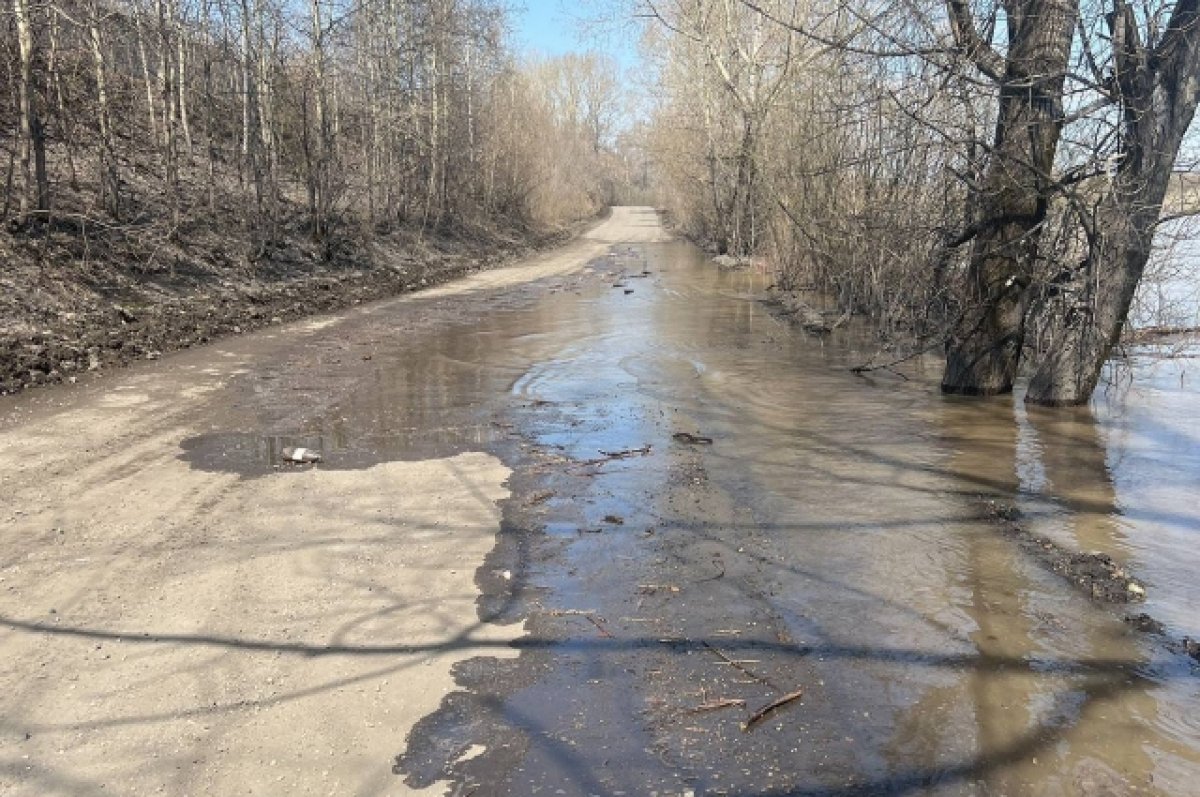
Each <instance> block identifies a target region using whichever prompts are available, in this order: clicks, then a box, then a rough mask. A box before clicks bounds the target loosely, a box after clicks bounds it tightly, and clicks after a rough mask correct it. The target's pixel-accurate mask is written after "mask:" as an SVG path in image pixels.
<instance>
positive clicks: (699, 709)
mask: <svg viewBox="0 0 1200 797" xmlns="http://www.w3.org/2000/svg"><path fill="white" fill-rule="evenodd" d="M745 707H746V701H745V700H742V699H741V698H740V697H715V698H712V699H711V700H706V701H704V702H703V703H701V704H700V705H698V706H693V707H692V708H689V709H688V710H687V712H685V713H687V714H703V713H704V712H706V711H719V710H721V709H723V708H745Z"/></svg>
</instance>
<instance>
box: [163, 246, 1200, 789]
mask: <svg viewBox="0 0 1200 797" xmlns="http://www.w3.org/2000/svg"><path fill="white" fill-rule="evenodd" d="M642 271H649V272H651V273H650V274H649V275H647V276H646V277H645V278H638V279H630V280H628V283H627V284H629V285H630V286H632V287H634V288H635V293H634V294H625V293H624V292H623V289H614V288H612V284H613V283H615V282H617V281H619V278H620V277H621V275H622V274H626V275H637V274H641V272H642ZM555 284H556V285H560V286H561V287H562V289H561V290H559V289H556V290H555V292H554V293H550V294H547V293H544V292H541V293H539V292H538V291H537V290H533V291H525V292H516V293H515V294H514V295H513V296H509V298H506V299H505V300H503V301H502V302H499V303H497V301H496V300H495V299H494V298H489V297H488V296H487V295H476V294H471V295H469V296H463V297H459V298H456V299H455V300H454V301H456V302H461V303H462V304H461V305H459V306H460V308H465V309H463V311H462V314H461V317H456V316H455V315H454V313H453V312H451V311H449V310H447V311H446V312H445V313H444V314H443V315H442V316H441V321H439V322H438V323H437V324H433V325H430V326H428V327H427V328H415V329H411V330H407V331H406V332H405V335H404V336H400V335H392V336H390V337H387V339H386V340H385V339H381V338H380V329H383V328H387V326H388V325H389V324H394V325H395V327H397V328H398V327H400V326H401V325H402V324H405V323H409V321H408V320H402V317H403V318H404V319H407V318H408V317H407V316H403V313H410V314H411V313H413V312H414V310H413V308H412V306H411V305H410V306H408V307H406V308H403V309H402V310H397V311H395V312H396V313H397V317H396V318H395V319H392V318H391V317H390V315H389V314H390V313H391V312H392V311H379V312H376V313H373V314H372V317H371V319H369V321H364V322H363V323H362V326H361V328H356V327H355V326H354V325H353V324H351V325H340V326H339V327H338V335H339V337H338V338H337V339H336V340H333V339H330V340H328V341H324V342H323V343H322V342H318V343H314V344H313V345H314V346H316V347H317V348H315V349H313V350H312V351H311V352H310V353H309V355H306V356H308V358H309V360H310V361H311V362H312V363H325V370H324V371H323V373H324V374H325V375H326V376H327V379H328V381H327V382H323V383H322V384H326V385H342V387H341V389H340V390H337V391H334V392H335V393H336V396H337V398H336V400H334V401H332V402H331V403H330V404H329V405H328V406H318V405H314V406H312V407H302V404H303V401H302V398H301V397H302V396H304V395H306V394H303V393H302V392H300V391H292V392H287V387H288V386H287V385H286V384H283V385H281V384H279V383H280V382H286V379H285V378H268V376H269V375H260V376H261V380H260V381H256V382H255V384H257V385H260V386H261V385H268V384H269V385H270V387H261V388H260V389H261V391H263V392H261V393H259V394H257V396H258V397H257V398H256V399H254V400H253V402H252V404H253V406H261V407H264V409H262V410H261V411H260V417H262V418H263V419H266V420H267V421H269V423H264V425H263V426H262V427H261V428H274V429H293V430H296V432H295V433H294V434H290V435H288V434H277V435H259V434H240V433H223V432H216V433H213V434H211V435H206V436H203V437H199V438H195V439H193V440H191V441H188V443H187V444H186V445H185V451H184V454H183V456H184V458H185V459H187V460H188V461H189V462H191V463H192V464H193V466H195V467H200V468H211V469H221V470H232V471H235V472H238V473H243V474H245V475H257V474H260V473H266V472H273V471H274V469H275V466H276V465H277V464H278V463H277V462H276V461H275V460H276V458H277V457H278V452H279V450H280V449H281V448H282V447H283V446H284V445H305V446H310V447H314V448H319V449H320V450H322V451H323V452H324V453H325V455H326V460H325V462H323V463H322V464H321V465H320V466H318V467H322V468H326V467H328V468H338V469H340V468H358V467H363V466H365V465H367V464H371V463H373V462H379V461H386V460H390V459H408V458H426V457H430V456H438V457H445V456H450V455H453V454H455V453H459V452H463V451H487V452H490V453H493V454H495V455H497V456H499V457H500V458H501V459H502V460H503V461H504V462H505V464H506V465H507V466H508V467H510V468H511V469H512V470H513V476H512V478H511V480H510V487H511V489H512V490H513V498H512V499H510V500H509V501H507V502H505V504H504V511H505V531H504V532H503V533H502V534H501V535H500V538H499V540H498V546H497V550H496V551H495V552H494V553H493V555H492V556H491V557H489V561H488V563H487V564H486V565H485V567H484V568H482V569H481V570H480V572H479V574H477V581H478V582H479V583H480V584H481V585H482V586H483V587H484V588H485V592H487V591H491V592H493V593H494V592H495V591H496V590H500V589H503V590H504V593H503V594H504V598H503V601H502V602H503V604H504V606H503V608H501V609H497V608H496V606H497V605H498V604H497V603H496V600H495V599H494V596H493V598H488V597H485V598H484V599H483V600H482V601H481V603H480V611H481V612H482V613H484V614H487V613H488V612H493V611H495V612H500V613H502V614H503V615H504V616H505V617H512V616H514V615H527V617H528V620H527V625H526V629H527V633H526V635H525V636H524V637H523V638H521V639H519V640H517V641H516V642H515V643H514V647H516V648H517V650H519V651H520V653H521V655H520V658H519V659H517V660H516V661H515V662H513V661H503V662H498V661H493V660H489V659H477V660H473V661H470V662H467V663H464V664H462V665H460V667H459V670H458V676H459V678H458V682H459V685H460V689H459V690H458V691H456V692H455V693H453V694H451V695H449V696H448V697H447V698H446V699H445V700H444V701H443V705H442V708H441V709H440V710H439V711H438V712H436V713H435V714H433V715H431V716H429V717H426V718H425V720H423V721H422V723H421V724H420V725H419V726H418V728H417V729H416V730H415V731H414V732H413V734H412V736H411V737H410V738H409V739H408V740H403V739H397V740H396V742H397V744H396V747H397V751H398V752H399V751H401V750H404V751H405V752H404V753H403V754H402V755H401V756H400V758H399V759H398V762H397V770H396V771H397V777H400V778H402V779H404V780H405V782H406V783H407V784H408V785H410V786H426V785H430V784H433V783H436V782H439V781H448V782H449V784H450V787H449V789H450V793H451V794H469V793H486V794H489V795H504V794H511V795H521V796H522V797H524V795H529V794H534V793H538V791H539V790H541V791H544V792H546V793H558V794H567V795H576V794H578V795H586V794H600V793H603V794H620V793H626V794H630V795H645V794H663V795H666V794H684V793H688V792H691V793H694V794H696V795H703V794H780V795H782V794H822V795H849V794H905V793H928V794H955V795H958V794H980V795H983V794H1022V795H1025V794H1034V795H1037V794H1094V793H1114V794H1125V793H1134V792H1137V793H1151V794H1184V793H1189V791H1194V789H1195V777H1196V773H1197V772H1200V692H1198V690H1197V688H1196V683H1197V681H1196V680H1195V664H1194V663H1193V662H1192V661H1191V660H1190V659H1188V658H1187V657H1186V656H1184V655H1182V654H1180V653H1179V652H1178V651H1176V650H1174V649H1172V648H1171V647H1170V646H1169V645H1168V644H1166V643H1165V642H1164V641H1163V640H1162V639H1159V638H1157V637H1154V636H1152V635H1145V634H1139V633H1137V632H1136V631H1134V630H1132V629H1130V628H1129V627H1128V626H1127V625H1126V624H1125V623H1124V622H1123V617H1122V615H1123V610H1122V609H1114V608H1112V607H1110V606H1107V605H1101V604H1097V603H1094V602H1092V601H1091V600H1090V599H1088V598H1087V597H1086V596H1084V595H1083V594H1082V593H1081V592H1079V591H1077V590H1076V589H1074V588H1072V587H1071V586H1070V585H1069V584H1068V583H1067V582H1065V581H1064V580H1063V579H1062V578H1061V577H1059V576H1058V575H1056V574H1055V573H1052V572H1050V571H1049V570H1048V569H1047V568H1046V567H1045V566H1043V564H1042V563H1041V562H1039V561H1037V560H1036V559H1035V558H1033V557H1030V556H1028V555H1027V554H1026V553H1025V552H1023V551H1022V550H1021V549H1020V547H1019V546H1017V545H1015V544H1014V543H1013V541H1012V540H1011V539H1010V538H1008V537H1005V536H1004V535H1002V534H999V533H998V532H997V529H996V527H995V523H994V522H993V520H992V519H991V518H989V517H988V516H987V513H986V512H984V511H982V502H981V496H984V497H993V498H999V499H1004V500H1007V501H1011V502H1013V503H1015V504H1016V505H1018V506H1019V507H1020V509H1021V511H1022V517H1024V518H1027V519H1028V522H1029V523H1030V524H1031V526H1032V527H1033V528H1032V530H1033V531H1034V532H1035V533H1038V534H1042V535H1045V536H1047V537H1050V538H1052V539H1055V540H1056V541H1059V542H1060V543H1061V544H1063V545H1064V546H1067V547H1070V548H1072V549H1075V550H1080V551H1092V550H1097V551H1101V552H1103V553H1106V554H1108V555H1110V556H1112V557H1113V558H1114V559H1116V560H1117V561H1118V562H1120V563H1121V564H1122V565H1123V566H1126V567H1128V568H1129V569H1130V570H1131V571H1132V572H1133V573H1135V574H1137V575H1138V577H1139V578H1141V579H1142V580H1144V581H1145V582H1146V584H1147V587H1148V590H1149V599H1148V601H1147V603H1146V605H1145V610H1146V611H1150V612H1152V613H1154V614H1155V616H1157V617H1160V619H1162V620H1163V621H1164V622H1165V623H1166V624H1167V626H1168V629H1169V632H1170V634H1171V635H1174V636H1175V637H1178V636H1183V635H1191V636H1200V620H1197V617H1196V615H1195V612H1194V609H1193V607H1194V606H1195V605H1197V604H1198V603H1200V587H1197V586H1196V585H1197V584H1198V583H1200V579H1196V578H1195V575H1194V574H1195V573H1196V572H1197V568H1200V544H1198V543H1200V505H1198V504H1197V503H1196V502H1195V500H1194V496H1195V494H1196V488H1197V486H1200V459H1198V455H1197V453H1196V452H1197V451H1198V450H1200V445H1198V442H1197V440H1196V439H1195V435H1196V432H1195V430H1196V429H1197V428H1200V425H1198V424H1197V423H1196V421H1197V420H1200V419H1198V418H1197V408H1200V402H1198V401H1197V399H1198V398H1200V395H1198V393H1200V388H1197V384H1200V382H1198V381H1197V380H1196V379H1194V378H1193V376H1192V372H1191V371H1190V370H1187V369H1189V368H1190V365H1189V363H1190V362H1191V361H1189V363H1184V362H1182V361H1181V362H1179V363H1178V364H1177V365H1173V366H1167V367H1161V365H1155V366H1154V367H1155V368H1159V369H1160V370H1158V371H1155V372H1154V373H1153V374H1151V373H1150V372H1148V371H1145V370H1144V369H1146V368H1148V367H1149V366H1150V363H1149V362H1148V361H1147V362H1141V363H1139V364H1137V365H1135V368H1137V369H1139V370H1138V377H1137V380H1136V382H1135V384H1136V385H1137V387H1136V389H1133V390H1128V389H1127V390H1125V391H1123V392H1121V391H1114V392H1112V393H1110V394H1107V395H1106V396H1105V397H1104V398H1103V399H1102V400H1101V401H1100V402H1099V403H1098V405H1097V408H1096V410H1095V411H1094V412H1078V413H1057V414H1054V415H1052V416H1051V415H1048V414H1044V413H1040V412H1035V411H1026V410H1025V409H1024V408H1023V407H1022V405H1021V404H1020V402H1019V400H1018V401H1016V402H1014V400H1013V398H1011V397H1008V398H1005V399H1001V400H991V401H967V400H962V399H955V398H943V397H941V396H939V395H938V394H937V392H936V381H937V377H938V373H937V364H936V363H932V362H931V363H930V364H929V372H928V374H927V375H926V377H922V376H921V375H920V374H918V375H917V377H916V378H915V379H914V380H913V381H911V382H907V383H900V382H899V381H895V380H890V379H886V378H881V379H861V378H859V377H856V376H854V375H852V374H850V373H849V372H848V368H849V366H852V365H857V364H860V363H862V362H865V361H866V360H867V359H868V358H869V357H870V355H871V354H872V353H873V352H872V348H871V340H870V336H869V334H867V333H863V332H861V331H857V332H856V331H855V330H854V329H853V328H851V329H849V330H840V331H839V333H838V334H836V335H834V336H833V337H832V338H830V339H825V340H818V339H814V338H811V337H808V336H805V335H804V334H802V333H799V332H796V331H793V330H791V329H789V328H788V327H786V326H784V325H783V324H782V323H781V322H780V321H778V320H777V319H775V318H773V317H772V316H771V315H770V314H769V313H768V312H767V311H766V310H765V308H763V307H762V306H761V305H759V304H758V303H756V302H753V301H747V300H746V299H745V297H748V296H753V295H756V294H757V293H758V292H759V291H760V290H761V289H762V288H764V287H765V285H764V284H763V279H762V278H761V277H759V276H756V275H753V274H745V273H730V272H720V271H718V270H717V269H715V268H712V267H711V266H709V265H707V264H706V263H705V262H704V260H703V258H702V257H701V256H700V255H699V253H698V252H696V250H694V249H692V248H691V247H689V246H687V245H685V244H679V243H674V244H647V245H639V246H634V247H630V246H622V247H620V248H619V256H618V257H615V258H606V259H604V260H602V261H599V263H598V264H596V265H595V267H594V268H593V270H592V271H591V272H588V273H585V274H582V275H577V276H575V277H572V278H571V281H570V283H569V284H566V283H565V282H564V279H563V278H561V277H557V278H555ZM485 311H486V312H485ZM475 317H479V318H481V319H482V320H480V321H478V323H471V322H470V319H472V318H475ZM371 325H375V326H371ZM372 330H373V331H372ZM372 335H374V336H375V337H372ZM367 340H372V341H374V342H373V343H372V344H371V345H370V346H367V345H366V341H367ZM362 348H366V349H369V352H370V359H369V360H368V359H364V357H363V355H362V353H361V351H360V349H362ZM335 360H336V361H337V362H336V363H335V362H334V361H335ZM1180 368H1183V369H1184V371H1183V372H1180V371H1179V369H1180ZM250 378H251V377H243V379H250ZM256 379H257V377H256ZM267 398H271V399H273V400H277V401H278V402H279V403H277V404H270V403H269V402H268V401H267ZM254 402H257V403H254ZM285 421H286V422H285ZM685 432H686V433H689V434H693V435H699V436H703V437H709V438H711V439H712V440H713V443H712V445H688V444H687V443H686V441H685V442H681V441H680V439H678V438H677V437H676V435H677V434H679V433H685ZM647 446H648V447H649V449H648V451H646V452H645V453H639V454H638V455H636V456H616V457H614V456H610V455H611V454H614V453H620V452H624V451H631V450H634V449H638V450H641V449H644V448H645V447H647ZM614 517H616V518H619V519H620V520H621V522H620V523H616V522H613V520H612V518H614ZM497 573H509V577H507V578H503V579H502V580H501V577H500V576H496V575H495V574H497ZM502 582H503V583H502ZM1138 610H1139V611H1140V610H1142V609H1141V607H1139V608H1138ZM795 690H803V697H802V698H800V699H799V700H796V701H794V702H791V703H789V704H788V705H786V706H784V707H782V708H780V709H779V710H777V711H775V712H773V713H772V714H771V715H770V716H769V717H768V718H767V719H766V720H764V721H763V722H761V723H759V724H758V725H756V726H755V727H754V728H753V729H751V730H750V731H743V730H742V727H741V726H742V723H743V722H745V721H746V720H747V719H748V717H749V716H750V715H751V714H752V712H753V711H754V710H755V709H758V708H761V707H763V706H765V705H768V704H769V703H770V702H771V701H773V700H775V699H778V698H780V697H781V696H783V695H786V694H788V693H790V692H793V691H795ZM718 704H720V706H721V707H715V706H717V705H718Z"/></svg>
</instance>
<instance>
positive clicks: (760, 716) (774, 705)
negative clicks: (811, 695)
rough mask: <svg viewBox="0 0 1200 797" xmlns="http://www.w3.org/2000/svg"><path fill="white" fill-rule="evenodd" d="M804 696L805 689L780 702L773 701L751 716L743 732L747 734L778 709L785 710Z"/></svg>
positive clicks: (781, 699)
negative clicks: (785, 707)
mask: <svg viewBox="0 0 1200 797" xmlns="http://www.w3.org/2000/svg"><path fill="white" fill-rule="evenodd" d="M803 696H804V690H803V689H797V690H796V691H795V692H789V693H788V694H786V695H784V696H783V697H781V698H779V699H778V700H772V701H771V702H770V703H768V704H767V705H765V706H763V707H762V708H760V709H759V710H758V711H756V712H754V713H753V714H751V715H750V717H749V718H748V719H747V720H746V721H745V722H743V723H742V732H743V733H745V732H746V731H749V730H750V729H751V728H753V727H754V726H755V725H757V724H758V723H760V722H762V721H763V720H764V719H766V717H767V715H768V714H770V713H771V712H772V711H775V710H776V709H778V708H783V707H784V706H786V705H787V704H788V703H792V702H795V701H797V700H799V699H800V698H801V697H803Z"/></svg>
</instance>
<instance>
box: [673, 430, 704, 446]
mask: <svg viewBox="0 0 1200 797" xmlns="http://www.w3.org/2000/svg"><path fill="white" fill-rule="evenodd" d="M671 437H672V438H674V439H675V441H676V442H679V443H685V444H687V445H690V446H711V445H712V443H713V439H712V438H711V437H705V436H704V435H699V434H692V433H691V432H676V433H675V434H673V435H671Z"/></svg>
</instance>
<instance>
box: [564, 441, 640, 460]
mask: <svg viewBox="0 0 1200 797" xmlns="http://www.w3.org/2000/svg"><path fill="white" fill-rule="evenodd" d="M650 451H651V447H650V444H649V443H647V444H646V445H644V446H642V447H641V448H626V449H624V450H622V451H600V452H599V453H600V455H601V456H600V457H598V458H597V459H585V460H583V461H582V462H580V463H579V464H580V465H600V464H602V463H604V462H610V461H612V460H614V459H626V458H628V457H640V456H645V455H647V454H649V453H650Z"/></svg>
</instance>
